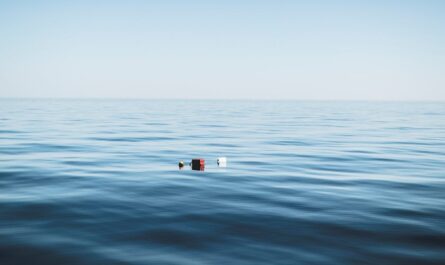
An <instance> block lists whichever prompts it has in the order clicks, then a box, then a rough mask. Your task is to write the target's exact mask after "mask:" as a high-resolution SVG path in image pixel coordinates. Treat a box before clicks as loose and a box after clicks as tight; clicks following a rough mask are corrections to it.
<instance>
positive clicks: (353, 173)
mask: <svg viewBox="0 0 445 265" xmlns="http://www.w3.org/2000/svg"><path fill="white" fill-rule="evenodd" d="M218 156H226V157H227V158H228V167H227V168H218V167H217V165H216V158H217V157H218ZM192 158H204V159H206V169H205V171H203V172H199V171H191V170H190V169H189V168H188V167H186V169H185V170H182V171H179V170H178V168H177V163H178V162H179V160H184V161H190V159H192ZM0 264H5V265H7V264H8V265H9V264H45V265H52V264H181V265H188V264H259V265H261V264H329V265H331V264H338V265H345V264H373V265H375V264H416V265H418V264H445V103H420V102H418V103H416V102H413V103H396V102H380V103H379V102H298V101H295V102H294V101H174V100H172V101H168V100H166V101H144V100H121V101H119V100H31V99H28V100H12V99H9V100H8V99H3V100H0Z"/></svg>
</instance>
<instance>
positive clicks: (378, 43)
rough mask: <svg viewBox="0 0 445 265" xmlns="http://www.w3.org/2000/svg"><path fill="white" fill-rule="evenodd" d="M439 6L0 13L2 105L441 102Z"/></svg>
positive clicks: (55, 6)
mask: <svg viewBox="0 0 445 265" xmlns="http://www.w3.org/2000/svg"><path fill="white" fill-rule="evenodd" d="M444 11H445V2H442V1H373V2H349V1H311V2H304V1H282V2H279V3H278V2H272V1H225V2H224V3H209V2H205V1H187V2H181V1H163V2H162V3H159V2H150V1H147V2H145V1H128V2H115V1H110V2H95V3H89V2H88V1H76V2H54V1H39V2H32V1H21V2H0V36H2V42H0V58H1V59H0V98H86V99H95V98H97V99H102V98H103V99H229V100H237V99H240V100H267V99H271V100H309V101H311V100H315V101H318V100H320V101H330V100H347V101H350V100H352V101H435V102H440V101H445V75H444V69H445V67H444V66H445V33H444V32H445V16H443V13H444Z"/></svg>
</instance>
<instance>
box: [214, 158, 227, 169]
mask: <svg viewBox="0 0 445 265" xmlns="http://www.w3.org/2000/svg"><path fill="white" fill-rule="evenodd" d="M216 163H217V164H218V167H227V158H225V157H218V159H217V160H216Z"/></svg>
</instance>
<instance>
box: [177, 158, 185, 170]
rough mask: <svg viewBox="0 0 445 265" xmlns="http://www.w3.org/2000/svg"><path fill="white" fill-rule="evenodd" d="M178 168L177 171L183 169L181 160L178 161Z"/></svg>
mask: <svg viewBox="0 0 445 265" xmlns="http://www.w3.org/2000/svg"><path fill="white" fill-rule="evenodd" d="M178 167H179V169H182V168H183V167H184V161H182V160H181V161H179V163H178Z"/></svg>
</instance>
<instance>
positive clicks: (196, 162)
mask: <svg viewBox="0 0 445 265" xmlns="http://www.w3.org/2000/svg"><path fill="white" fill-rule="evenodd" d="M204 164H205V160H204V159H202V158H195V159H192V170H201V171H204Z"/></svg>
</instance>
